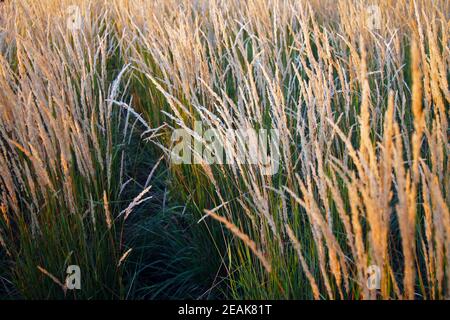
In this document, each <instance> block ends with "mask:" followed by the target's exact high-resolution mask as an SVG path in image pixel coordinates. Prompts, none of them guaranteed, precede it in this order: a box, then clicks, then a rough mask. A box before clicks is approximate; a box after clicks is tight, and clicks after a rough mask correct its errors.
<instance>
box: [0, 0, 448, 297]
mask: <svg viewBox="0 0 450 320" xmlns="http://www.w3.org/2000/svg"><path fill="white" fill-rule="evenodd" d="M75 2H76V4H77V5H79V7H80V8H81V12H82V16H83V28H82V29H81V30H79V31H77V32H72V31H70V30H67V28H66V26H65V25H64V24H65V22H66V21H65V19H66V16H65V15H64V10H65V9H66V8H67V6H69V5H70V4H73V3H69V2H65V1H50V0H45V1H41V2H39V4H36V3H34V2H30V1H26V0H21V1H13V3H14V5H13V4H7V5H6V7H4V8H2V10H4V11H6V12H8V13H9V14H8V15H6V17H7V18H3V20H5V21H6V22H5V27H4V28H3V34H2V35H1V37H0V50H1V55H0V59H1V60H2V61H1V66H0V68H1V69H0V70H1V72H0V87H1V88H2V90H1V91H0V106H1V108H2V109H1V113H0V148H1V150H2V152H1V154H0V172H1V178H0V195H1V197H2V198H1V200H0V201H1V203H2V206H1V208H2V218H1V219H0V221H1V225H0V226H1V228H0V240H1V242H2V246H3V250H4V252H5V254H7V256H8V257H9V258H8V259H9V260H10V261H12V265H11V268H10V269H11V270H12V271H13V279H14V283H15V284H16V286H17V287H18V290H19V291H20V292H21V294H23V295H24V296H26V297H46V296H53V294H49V290H50V288H52V289H51V290H58V289H56V288H55V286H54V285H53V283H52V278H51V277H49V276H48V275H46V274H45V272H47V273H48V274H50V275H54V276H56V278H60V277H63V276H64V275H63V274H61V272H64V270H63V268H62V267H61V266H62V265H67V264H71V263H72V262H71V261H76V262H77V263H73V264H82V265H83V267H84V268H87V270H92V272H90V271H89V272H87V273H88V274H89V275H90V276H92V279H90V280H89V281H88V282H89V283H90V285H92V288H90V289H89V290H82V291H81V293H82V296H81V298H89V297H97V296H103V297H112V298H121V297H124V296H127V295H124V294H122V293H123V288H124V281H123V279H122V268H121V267H118V265H122V264H121V263H119V261H120V258H121V257H122V256H123V254H124V252H125V251H126V249H128V248H126V247H124V245H123V242H122V241H121V239H122V238H121V236H120V234H121V232H120V231H122V230H125V233H127V234H129V235H130V237H132V238H133V232H138V231H136V229H134V228H130V229H127V228H125V229H122V227H123V225H122V224H123V217H124V215H125V216H127V217H128V215H129V214H130V212H131V210H132V209H133V210H134V209H135V206H137V205H138V204H140V203H141V202H140V201H141V200H143V199H145V198H146V196H147V195H146V193H147V191H149V190H147V188H148V183H147V182H148V181H145V183H142V184H141V190H139V192H136V195H137V196H138V197H137V198H135V199H134V200H132V201H130V203H125V204H123V206H119V205H116V204H117V201H119V200H120V193H121V191H123V190H126V188H127V187H126V185H127V181H125V178H124V175H123V172H124V168H125V167H126V165H125V164H124V159H126V158H127V157H130V154H126V155H125V151H124V149H123V148H124V144H125V140H126V139H124V138H123V137H124V136H127V134H130V130H134V127H135V125H133V126H132V127H131V128H130V126H131V125H130V126H129V125H128V120H130V119H134V120H133V121H135V124H136V123H137V124H138V126H143V127H144V129H143V130H145V132H144V133H143V135H142V137H143V138H145V139H146V141H147V142H148V144H149V145H150V144H151V145H153V146H156V148H154V147H151V148H152V149H151V150H152V152H154V153H155V158H158V157H159V154H160V153H161V154H163V155H164V159H165V162H164V163H163V166H166V167H167V168H168V170H169V174H168V176H167V177H165V178H164V179H165V180H170V181H169V182H167V184H166V188H167V189H169V190H170V192H171V194H177V196H176V197H173V198H174V199H171V201H173V202H174V203H182V204H183V205H185V206H184V209H183V215H184V214H186V215H188V216H189V219H190V220H188V221H190V222H192V221H198V222H199V225H200V227H199V228H197V229H196V232H198V234H196V235H195V236H192V237H190V236H189V237H187V236H186V233H184V232H179V231H180V230H185V229H184V228H174V229H173V231H172V229H171V228H168V227H167V228H165V229H164V231H163V230H161V231H160V233H161V234H164V232H166V231H167V230H170V232H172V233H173V237H170V236H169V237H167V238H166V237H165V236H164V237H162V239H169V238H173V239H175V240H174V241H173V242H171V243H172V244H173V245H174V247H173V248H171V249H170V251H169V252H177V248H183V243H189V245H186V250H192V252H196V255H195V256H197V254H198V252H199V249H202V250H204V253H205V256H207V257H208V259H209V260H210V262H209V264H210V265H213V266H214V267H216V268H219V269H218V270H217V271H216V273H215V274H213V275H212V277H214V278H215V279H214V281H213V284H212V287H211V289H212V288H213V287H214V288H215V287H216V286H219V285H218V284H217V283H220V290H221V292H222V294H224V295H225V296H226V297H231V298H246V299H251V298H253V299H265V298H271V299H289V298H302V299H443V298H450V274H449V269H448V265H449V264H450V247H449V245H450V221H449V219H450V212H449V206H450V159H449V150H450V143H449V139H448V136H449V128H448V120H449V115H450V111H449V103H450V91H449V86H448V80H449V63H450V51H449V38H448V34H449V18H450V4H449V2H448V1H445V0H436V1H433V4H431V3H430V2H429V1H427V0H415V1H406V0H402V1H391V0H375V1H372V2H371V3H370V5H376V6H378V8H379V10H380V13H381V16H380V19H381V20H380V22H381V23H380V26H379V28H378V29H373V28H370V25H369V23H368V18H369V17H368V15H370V12H369V11H368V10H367V9H368V5H369V4H368V3H366V1H356V0H345V1H337V2H336V1H331V0H326V1H318V0H317V1H316V0H310V1H307V0H248V1H238V0H231V1H228V0H227V1H224V0H223V1H222V0H209V1H208V0H182V1H176V0H153V1H144V0H133V1H131V0H112V1H95V2H94V1H81V0H80V1H75ZM49 8H52V12H57V14H56V15H55V14H53V13H52V14H51V15H50V14H49V12H48V11H49ZM58 13H59V14H60V16H58ZM8 17H9V18H8ZM121 71H123V72H121ZM119 75H120V76H119ZM118 76H119V78H120V79H122V80H121V81H119V80H120V79H117V81H115V82H113V80H114V79H116V78H117V77H118ZM120 83H126V84H127V85H120ZM122 93H123V95H121V94H122ZM124 114H125V115H126V117H125V119H126V120H124V119H122V118H123V117H122V115H124ZM198 120H200V121H202V124H203V128H204V130H206V129H209V128H213V129H216V132H219V135H220V137H219V138H220V141H222V142H224V143H229V144H231V145H235V144H236V143H237V142H236V141H228V136H227V134H226V133H227V131H228V130H229V129H237V128H254V129H257V130H259V129H276V130H277V132H278V133H279V138H280V143H279V145H278V146H277V148H274V149H271V150H270V152H271V153H272V154H275V153H278V155H279V159H280V161H279V171H278V172H277V173H276V174H274V175H267V172H266V170H265V169H266V168H265V167H263V166H262V165H244V164H236V165H227V164H208V163H207V162H205V161H202V160H201V159H198V158H197V160H198V162H197V163H196V164H193V165H175V164H173V162H172V161H171V154H170V149H171V148H172V146H173V142H172V141H171V139H170V138H171V133H172V131H173V129H177V128H183V129H185V130H186V131H187V132H190V133H191V134H192V137H193V138H194V139H196V141H197V143H199V144H201V145H204V146H205V147H206V146H208V142H207V141H205V140H202V139H198V136H197V135H196V134H195V133H194V130H195V124H196V123H197V122H196V121H198ZM130 141H131V140H130ZM246 152H247V153H250V152H251V150H246ZM248 155H249V156H250V154H248ZM197 156H198V155H197ZM131 157H133V155H131ZM147 169H148V168H147ZM147 175H148V172H145V177H147ZM130 179H135V180H139V179H138V178H136V177H131V178H130ZM147 180H148V179H147ZM141 191H142V192H144V193H145V194H141V195H139V193H141ZM162 196H163V197H164V201H163V204H164V206H163V207H165V203H166V202H165V193H164V194H163V195H162ZM127 207H128V208H129V210H128V211H127ZM123 209H125V211H122V210H123ZM169 211H170V210H169ZM120 212H122V213H123V214H120ZM170 212H171V211H170ZM156 216H158V215H156ZM161 219H163V220H162V225H165V223H166V222H165V221H166V220H165V219H167V216H166V215H161ZM183 219H185V218H184V217H183V218H179V217H177V214H174V220H173V224H174V226H173V227H176V226H177V224H178V223H180V221H184V220H183ZM138 221H139V220H138ZM152 221H153V222H152V223H150V225H151V230H150V229H148V228H147V227H145V228H142V230H144V231H149V232H150V233H155V232H156V233H158V232H159V227H158V226H159V225H161V224H158V223H156V222H155V220H152ZM169 221H170V219H169ZM142 225H143V226H144V225H146V224H145V223H144V222H142ZM155 225H156V226H155ZM149 228H150V227H149ZM133 230H135V231H133ZM142 230H139V237H140V235H141V232H142ZM178 233H179V234H178ZM135 235H136V236H137V234H135ZM144 238H145V236H144ZM150 239H154V238H152V237H150ZM160 239H161V238H158V242H157V245H154V246H147V245H145V244H144V245H142V246H141V249H143V250H140V254H141V255H142V256H141V257H142V259H141V262H142V261H146V262H145V263H151V262H148V259H145V256H146V255H148V257H150V256H151V257H153V256H154V257H155V259H156V260H157V261H155V264H151V265H153V266H155V265H156V266H157V267H156V268H154V269H155V270H157V269H158V268H159V269H164V267H161V266H160V263H168V266H169V267H167V268H168V269H170V267H172V266H173V265H172V264H170V262H166V261H167V258H168V257H167V256H166V255H159V254H157V252H154V251H158V250H161V251H162V252H164V248H163V246H164V241H163V242H161V246H162V247H161V246H160V242H159V241H160ZM180 239H182V240H181V241H179V240H180ZM145 241H149V240H148V239H147V240H145ZM150 241H151V240H150ZM168 247H169V245H168ZM145 248H147V249H148V250H149V252H148V253H145V250H144V249H145ZM179 255H180V256H179V257H178V258H180V260H177V257H173V264H177V263H179V261H182V262H183V263H180V264H181V265H185V268H187V269H188V268H194V267H193V266H194V265H195V260H194V259H192V260H194V261H192V260H191V259H189V258H186V259H185V257H186V255H183V254H181V253H179ZM162 256H164V258H161V257H162ZM199 256H200V255H199ZM48 257H51V259H49V258H48ZM169 260H170V259H169ZM196 261H202V264H204V263H205V261H204V260H202V258H200V257H198V260H196ZM69 262H70V263H69ZM184 262H186V264H184ZM37 266H39V267H40V268H43V270H45V272H42V270H41V269H38V268H37ZM135 267H136V269H141V270H142V269H144V268H146V267H144V268H140V267H139V266H135ZM374 267H375V269H376V270H379V271H380V279H381V283H380V287H379V289H377V290H373V289H371V288H370V286H368V285H367V280H368V279H369V276H370V275H371V272H372V270H374V269H373V268H374ZM61 270H63V271H61ZM170 270H172V271H173V270H175V271H173V272H172V271H171V272H172V273H176V272H178V270H179V269H176V268H175V269H170ZM206 270H208V268H203V271H201V270H197V271H198V272H197V271H196V272H195V274H196V276H192V277H191V276H190V275H187V276H186V277H184V276H177V275H173V276H172V277H169V280H167V278H166V277H161V278H164V279H165V280H164V281H166V282H164V284H163V285H162V286H158V285H154V284H153V283H152V284H151V285H149V286H146V285H145V284H144V285H143V286H142V287H141V288H142V290H145V289H146V288H147V289H148V290H150V289H151V290H152V293H154V294H149V295H146V294H140V296H141V297H149V296H150V297H158V296H161V294H160V293H161V291H162V290H164V288H168V287H170V288H173V287H175V288H176V286H173V283H171V282H177V281H178V283H180V286H182V285H183V284H187V286H192V287H195V285H192V281H191V280H192V279H195V281H200V282H201V280H198V279H199V278H200V277H198V275H199V274H202V272H203V273H204V272H206ZM186 271H188V270H186ZM180 272H181V271H180ZM208 272H209V273H210V274H211V273H214V272H213V271H208ZM192 274H194V273H192ZM219 276H220V277H221V280H219V281H217V280H216V279H217V278H218V277H219ZM188 278H189V279H190V280H189V281H185V280H186V279H188ZM42 279H45V281H42ZM137 279H140V281H143V282H145V281H148V279H147V278H145V277H137ZM155 279H156V280H155ZM151 281H152V282H153V281H158V277H156V278H154V277H151ZM167 281H168V282H167ZM38 283H39V285H37V284H38ZM98 284H101V285H100V286H98ZM94 288H97V289H94ZM99 288H100V289H99ZM155 288H157V289H155ZM161 288H162V289H161ZM197 289H199V288H193V290H190V289H189V290H185V291H189V292H190V293H189V294H188V295H189V296H190V297H192V295H193V292H195V293H197V292H198V290H197ZM154 290H156V291H154ZM175 291H176V292H175V294H174V295H177V296H178V294H179V293H180V292H184V291H183V290H181V289H180V290H179V289H175ZM200 291H201V290H200ZM50 292H52V291H50ZM60 294H61V295H62V294H63V293H62V292H60ZM201 296H202V297H204V295H201Z"/></svg>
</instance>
